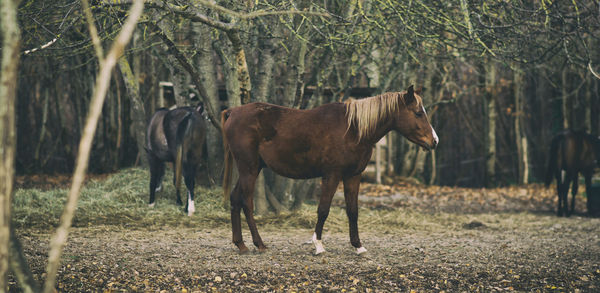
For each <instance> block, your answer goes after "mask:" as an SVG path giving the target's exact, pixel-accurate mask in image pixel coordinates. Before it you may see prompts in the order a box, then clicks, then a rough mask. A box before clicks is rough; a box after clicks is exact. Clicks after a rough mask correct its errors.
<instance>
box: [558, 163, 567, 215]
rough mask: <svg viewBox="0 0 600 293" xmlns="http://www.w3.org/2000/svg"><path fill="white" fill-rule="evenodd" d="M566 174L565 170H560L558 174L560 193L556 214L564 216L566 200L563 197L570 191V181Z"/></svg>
mask: <svg viewBox="0 0 600 293" xmlns="http://www.w3.org/2000/svg"><path fill="white" fill-rule="evenodd" d="M565 175H566V172H565V171H559V172H558V175H557V176H556V190H557V193H558V208H557V210H556V215H557V216H559V217H562V216H563V214H564V210H563V204H564V203H565V202H566V200H563V198H564V197H566V195H567V194H568V192H569V183H568V181H567V178H566V176H565Z"/></svg>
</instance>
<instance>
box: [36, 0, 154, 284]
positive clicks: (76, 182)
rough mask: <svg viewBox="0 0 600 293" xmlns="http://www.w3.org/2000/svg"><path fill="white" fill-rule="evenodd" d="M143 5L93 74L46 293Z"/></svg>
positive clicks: (137, 6)
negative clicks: (116, 69) (110, 89)
mask: <svg viewBox="0 0 600 293" xmlns="http://www.w3.org/2000/svg"><path fill="white" fill-rule="evenodd" d="M143 8H144V1H143V0H135V1H134V3H133V5H132V6H131V9H130V10H129V13H128V14H129V17H128V18H127V20H126V21H125V23H124V24H123V29H122V30H121V32H119V35H118V36H117V38H116V39H115V41H114V43H113V45H112V47H111V49H110V51H109V52H108V55H107V56H106V58H104V60H103V61H102V62H100V70H99V72H98V77H97V78H96V84H95V86H94V93H93V96H92V100H91V101H90V109H89V113H88V116H87V120H86V123H85V128H84V130H83V135H82V137H81V140H80V142H79V152H78V154H77V164H76V166H75V172H74V173H73V179H72V183H71V189H70V190H69V194H68V196H67V203H66V204H65V209H64V211H63V214H62V216H61V219H60V226H59V227H58V228H57V229H56V232H55V233H54V235H53V236H52V240H51V242H50V252H49V254H48V266H47V268H46V275H47V279H46V282H45V283H44V290H43V292H45V293H51V292H54V291H55V284H56V277H57V272H58V267H59V265H60V258H61V255H62V251H63V248H64V246H65V244H66V242H67V237H68V234H69V228H70V227H71V223H72V220H73V215H74V213H75V208H76V207H77V200H78V199H79V193H80V190H81V186H82V185H83V180H84V179H85V173H86V170H87V166H88V162H89V155H90V150H91V148H92V141H93V139H94V133H95V132H96V126H97V125H98V118H99V117H100V114H101V112H102V105H103V103H104V99H105V97H106V92H107V90H108V86H109V84H110V76H111V72H112V69H113V68H114V67H115V65H116V64H117V60H118V59H119V57H120V56H121V55H122V54H123V50H124V48H125V45H127V43H129V40H130V39H131V36H132V35H133V31H134V29H135V27H136V24H137V20H138V19H139V17H140V16H141V14H142V11H143Z"/></svg>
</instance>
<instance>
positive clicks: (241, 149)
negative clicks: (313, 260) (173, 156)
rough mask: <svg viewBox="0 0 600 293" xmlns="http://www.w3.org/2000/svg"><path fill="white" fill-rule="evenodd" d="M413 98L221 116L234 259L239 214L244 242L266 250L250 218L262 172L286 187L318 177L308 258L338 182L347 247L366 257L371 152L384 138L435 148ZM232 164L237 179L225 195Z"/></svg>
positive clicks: (255, 107) (247, 109)
mask: <svg viewBox="0 0 600 293" xmlns="http://www.w3.org/2000/svg"><path fill="white" fill-rule="evenodd" d="M419 94H420V91H414V90H413V86H410V87H409V88H408V89H407V90H406V91H404V92H395V93H386V94H382V95H379V96H376V97H371V98H366V99H361V100H354V101H349V102H346V103H331V104H326V105H322V106H320V107H317V108H314V109H311V110H297V109H291V108H286V107H281V106H277V105H271V104H266V103H250V104H246V105H243V106H239V107H235V108H231V109H228V110H225V111H223V112H222V113H221V125H222V126H223V145H224V149H225V174H224V178H223V194H224V196H225V198H227V197H229V199H230V201H231V226H232V233H233V243H234V244H235V245H236V246H237V247H238V249H239V251H240V253H245V252H247V251H248V248H247V247H246V245H245V244H244V241H243V239H242V233H241V220H240V211H241V209H242V208H243V209H244V214H245V216H246V222H247V223H248V227H249V228H250V232H251V234H252V242H253V243H254V245H255V246H256V247H257V248H258V250H259V251H264V250H265V249H266V246H265V245H264V243H263V241H262V239H261V237H260V235H259V234H258V230H257V228H256V222H255V220H254V215H253V210H254V202H253V197H254V185H255V182H256V178H257V176H258V174H259V173H260V170H261V169H262V168H271V170H273V171H274V172H275V173H277V174H280V175H282V176H285V177H289V178H294V179H308V178H315V177H322V181H321V197H320V200H319V207H318V209H317V213H318V220H317V225H316V227H315V232H314V234H313V238H312V241H313V243H314V245H315V248H316V254H320V253H322V252H324V251H325V249H324V248H323V244H322V241H321V236H322V231H323V225H324V224H325V220H326V219H327V216H328V215H329V208H330V206H331V200H332V197H333V194H334V193H335V190H336V188H337V186H338V184H339V182H340V180H341V181H343V183H344V197H345V200H346V214H347V215H348V221H349V225H350V242H351V244H352V246H354V247H355V248H356V253H358V254H361V253H364V252H366V251H367V250H366V249H365V248H364V247H363V246H362V245H361V243H360V238H359V236H358V224H357V219H358V189H359V185H360V176H361V173H362V171H363V170H364V169H365V167H366V166H367V163H368V162H369V159H370V158H371V153H372V151H373V146H374V145H375V143H376V142H377V141H379V140H380V139H381V138H382V137H383V136H384V135H385V134H386V133H388V132H389V131H391V130H396V131H398V132H400V133H401V134H402V135H404V136H405V137H406V138H407V139H409V140H410V141H412V142H414V143H416V144H418V145H420V146H421V147H423V148H425V149H427V150H430V149H433V148H435V147H436V146H437V144H438V137H437V135H436V133H435V131H434V130H433V128H432V127H431V124H429V120H428V118H427V114H426V113H425V108H424V107H423V102H422V100H421V97H420V96H419ZM233 160H235V162H236V165H237V169H238V173H239V178H238V181H237V183H236V185H235V188H234V189H233V192H231V195H230V194H229V191H230V187H231V175H232V163H233Z"/></svg>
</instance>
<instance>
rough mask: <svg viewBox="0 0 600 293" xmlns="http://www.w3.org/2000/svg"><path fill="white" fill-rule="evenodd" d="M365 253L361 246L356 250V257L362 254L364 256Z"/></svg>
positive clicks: (365, 250)
mask: <svg viewBox="0 0 600 293" xmlns="http://www.w3.org/2000/svg"><path fill="white" fill-rule="evenodd" d="M366 252H367V249H366V248H364V247H362V246H361V247H359V248H357V249H356V254H357V255H362V254H365V253H366Z"/></svg>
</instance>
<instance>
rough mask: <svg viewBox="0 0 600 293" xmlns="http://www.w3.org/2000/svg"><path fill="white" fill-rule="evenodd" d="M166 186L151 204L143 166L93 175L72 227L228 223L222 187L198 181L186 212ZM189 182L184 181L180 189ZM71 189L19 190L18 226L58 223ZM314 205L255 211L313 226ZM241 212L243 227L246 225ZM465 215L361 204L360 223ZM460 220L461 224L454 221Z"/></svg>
mask: <svg viewBox="0 0 600 293" xmlns="http://www.w3.org/2000/svg"><path fill="white" fill-rule="evenodd" d="M168 173H169V172H167V175H166V176H165V178H164V180H163V189H162V191H160V192H158V193H157V195H156V198H157V200H156V205H155V206H154V207H152V208H151V207H148V180H149V174H148V171H147V170H145V169H140V168H129V169H124V170H121V171H119V172H118V173H115V174H112V175H110V176H108V177H107V178H105V179H99V180H90V181H88V182H87V183H86V185H85V186H84V188H83V189H82V191H81V195H80V198H79V202H78V207H77V210H76V213H75V217H74V219H73V226H74V227H86V226H97V225H116V226H122V227H128V228H135V227H139V228H144V229H152V228H156V229H159V228H161V227H165V226H167V227H169V226H170V227H198V228H211V227H229V225H230V220H229V218H230V212H229V207H224V205H223V203H222V189H221V188H220V187H217V188H212V189H211V188H206V187H202V186H197V187H196V189H195V194H196V198H195V204H196V212H195V214H194V215H193V216H192V217H188V216H187V215H186V214H185V213H184V211H183V206H179V205H177V204H176V203H175V188H174V186H173V184H172V183H171V182H172V177H170V176H171V175H170V174H168ZM184 189H185V187H184V186H182V194H185V193H184V192H185V191H184ZM67 192H68V189H67V188H59V189H52V190H40V189H35V188H32V189H19V190H17V191H16V193H15V196H14V199H13V222H14V224H15V226H16V227H17V228H40V229H46V228H50V227H55V226H57V225H58V223H59V218H60V215H61V213H62V211H63V205H64V203H65V200H66V195H67ZM316 211H317V206H316V204H314V203H313V204H303V205H302V207H301V208H299V209H298V210H295V211H290V212H284V213H281V214H275V213H273V212H270V213H268V214H265V215H257V216H256V220H257V223H258V225H259V227H261V228H266V229H283V228H286V227H295V228H304V229H313V228H314V227H315V224H316V221H317V213H316ZM241 214H242V221H243V222H242V225H243V229H246V228H247V226H246V224H245V220H244V215H243V213H241ZM466 220H468V218H467V216H464V215H458V214H445V213H441V214H437V215H431V214H430V215H425V214H423V213H420V212H418V211H414V210H411V209H404V208H399V209H397V210H381V209H369V208H365V207H360V211H359V226H360V228H361V230H362V231H368V230H370V229H371V228H376V229H377V230H390V231H393V230H398V229H402V230H406V229H408V230H410V229H417V228H418V229H426V230H438V229H447V228H448V226H449V225H450V226H452V224H449V223H461V222H464V221H466ZM456 225H459V224H456ZM325 227H326V229H328V230H332V231H347V229H348V220H347V217H346V212H345V210H344V209H343V207H340V206H332V208H331V211H330V213H329V217H328V218H327V222H326V225H325Z"/></svg>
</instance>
